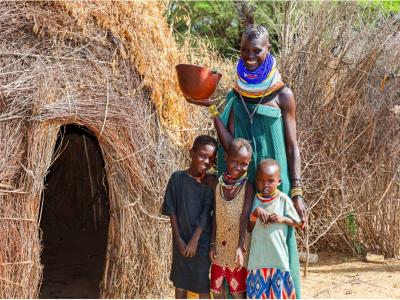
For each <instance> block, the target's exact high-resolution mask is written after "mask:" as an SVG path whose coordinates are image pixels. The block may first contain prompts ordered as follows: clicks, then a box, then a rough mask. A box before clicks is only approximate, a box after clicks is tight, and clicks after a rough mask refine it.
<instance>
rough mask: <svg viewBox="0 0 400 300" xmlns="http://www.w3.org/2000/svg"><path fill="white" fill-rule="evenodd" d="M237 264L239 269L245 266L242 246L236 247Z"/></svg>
mask: <svg viewBox="0 0 400 300" xmlns="http://www.w3.org/2000/svg"><path fill="white" fill-rule="evenodd" d="M235 264H236V267H237V268H238V269H241V268H242V267H243V251H242V248H240V247H238V248H237V249H236V254H235Z"/></svg>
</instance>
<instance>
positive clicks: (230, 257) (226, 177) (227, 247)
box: [210, 139, 254, 299]
mask: <svg viewBox="0 0 400 300" xmlns="http://www.w3.org/2000/svg"><path fill="white" fill-rule="evenodd" d="M252 152H253V151H252V149H251V146H250V144H249V143H248V142H247V141H246V140H244V139H235V140H233V141H232V143H231V144H230V146H229V149H228V152H227V153H226V156H225V161H226V170H225V172H224V174H222V175H221V176H220V177H219V183H218V184H217V185H216V187H215V202H214V215H213V233H212V238H211V244H210V245H211V247H210V258H211V262H212V265H211V291H212V293H213V296H214V298H216V299H219V298H227V296H228V295H229V294H230V295H231V296H232V297H233V298H239V299H242V298H245V297H246V276H247V270H246V268H245V267H242V266H243V264H244V265H246V264H247V261H245V262H244V258H243V253H242V251H243V250H244V251H246V250H245V245H246V243H245V238H246V228H247V225H248V219H249V216H250V211H251V205H252V202H253V199H254V188H253V186H252V184H250V183H249V182H248V181H247V177H246V175H247V173H246V172H247V168H248V166H249V163H250V160H251V155H252ZM224 281H225V282H224ZM225 286H227V288H228V289H229V291H227V290H225V288H226V287H225Z"/></svg>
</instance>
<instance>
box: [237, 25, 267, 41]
mask: <svg viewBox="0 0 400 300" xmlns="http://www.w3.org/2000/svg"><path fill="white" fill-rule="evenodd" d="M263 36H266V38H267V40H268V39H269V34H268V30H267V28H265V27H264V26H262V25H256V24H249V25H247V26H246V28H245V29H244V32H243V35H242V38H246V39H248V40H249V41H252V40H257V39H259V38H260V37H263Z"/></svg>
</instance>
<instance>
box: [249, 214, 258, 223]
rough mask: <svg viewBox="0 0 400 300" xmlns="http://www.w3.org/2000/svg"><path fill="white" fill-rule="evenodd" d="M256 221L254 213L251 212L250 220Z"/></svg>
mask: <svg viewBox="0 0 400 300" xmlns="http://www.w3.org/2000/svg"><path fill="white" fill-rule="evenodd" d="M256 221H257V217H256V216H255V215H254V213H252V214H251V215H250V222H256Z"/></svg>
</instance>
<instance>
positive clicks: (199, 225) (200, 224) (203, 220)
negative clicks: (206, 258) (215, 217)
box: [185, 189, 214, 257]
mask: <svg viewBox="0 0 400 300" xmlns="http://www.w3.org/2000/svg"><path fill="white" fill-rule="evenodd" d="M205 197H206V200H205V203H204V206H203V210H202V212H201V214H200V217H199V219H198V220H197V222H196V230H195V231H194V233H193V235H192V238H191V239H190V241H189V243H188V244H187V246H186V250H185V254H186V256H189V257H193V256H195V255H196V250H197V244H198V242H199V238H200V236H201V233H202V232H203V229H204V228H205V227H206V226H207V224H208V223H209V222H210V212H211V210H212V208H213V201H214V200H213V199H214V192H213V190H212V189H210V190H209V192H207V194H206V195H205Z"/></svg>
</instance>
